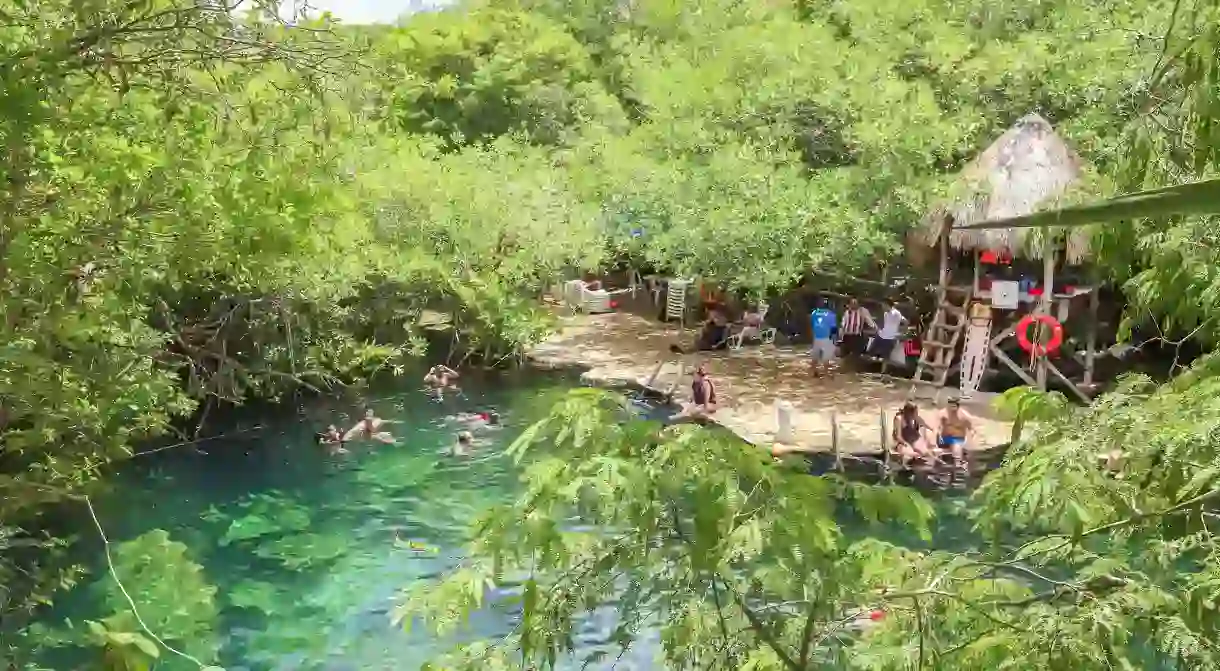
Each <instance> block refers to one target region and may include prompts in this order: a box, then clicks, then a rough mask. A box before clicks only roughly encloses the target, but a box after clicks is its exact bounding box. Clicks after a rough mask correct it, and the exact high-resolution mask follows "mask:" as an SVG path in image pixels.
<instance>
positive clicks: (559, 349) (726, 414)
mask: <svg viewBox="0 0 1220 671" xmlns="http://www.w3.org/2000/svg"><path fill="white" fill-rule="evenodd" d="M561 326H562V328H561V329H560V331H559V332H558V333H556V334H555V335H554V336H552V337H551V338H550V339H548V340H547V341H546V342H544V343H542V344H540V345H539V346H538V347H536V348H535V349H534V350H533V351H532V352H531V354H530V358H531V359H532V360H533V361H534V362H535V363H537V364H539V365H542V366H548V367H580V368H585V369H587V372H586V373H585V374H584V377H585V379H587V380H588V381H590V382H592V383H594V384H602V385H607V386H638V385H643V384H644V383H646V382H647V381H648V379H649V377H650V376H651V375H652V374H653V371H654V370H655V369H656V367H657V364H658V363H661V362H662V361H667V362H671V363H669V364H667V365H666V366H664V367H663V369H662V371H661V374H660V375H659V376H658V379H657V381H656V383H654V386H656V387H661V388H663V389H669V388H670V387H671V385H673V384H674V382H677V383H678V385H677V393H676V394H675V396H676V398H678V399H686V398H687V397H688V396H689V391H688V388H689V386H690V371H691V369H692V368H693V366H694V364H695V363H696V362H698V361H707V362H708V363H709V365H710V371H709V372H710V374H711V375H712V378H713V379H714V380H715V381H716V384H717V394H718V396H719V397H720V408H719V410H718V411H717V412H716V414H715V417H714V419H715V421H716V423H718V424H720V425H722V426H724V427H725V428H727V429H729V430H730V431H733V432H734V433H736V434H737V435H739V436H741V437H742V438H744V439H745V440H747V441H749V442H751V443H754V444H756V445H762V446H768V447H770V446H775V447H777V448H779V450H780V451H822V450H829V449H831V419H830V418H831V416H832V414H833V415H834V416H835V417H836V418H837V421H838V425H839V447H840V449H841V450H842V451H844V452H856V453H860V452H876V451H878V449H879V447H880V443H881V434H882V427H881V420H880V417H881V415H883V414H884V415H885V417H886V429H885V433H886V434H887V437H888V433H889V428H888V426H889V423H890V421H891V420H892V417H893V415H894V413H895V412H896V411H897V410H898V408H899V407H900V406H901V405H902V403H903V401H905V400H906V398H907V394H908V392H909V391H910V388H911V386H910V384H909V383H906V384H904V383H902V382H901V381H898V382H891V381H888V380H886V379H885V378H881V377H880V376H870V375H857V374H853V373H846V372H845V373H839V374H836V375H835V376H834V377H832V378H829V379H815V378H813V377H811V376H810V374H809V366H808V359H807V358H806V357H805V351H806V348H804V347H801V346H797V347H784V346H779V347H777V346H772V345H764V346H754V347H746V348H743V349H741V350H737V351H733V352H700V353H698V354H688V355H682V356H679V355H676V354H672V353H670V352H669V346H670V345H671V344H674V343H678V342H681V343H684V344H689V343H690V342H691V341H692V338H693V335H694V332H693V331H692V330H690V329H687V330H686V331H685V332H684V333H682V332H680V331H679V329H678V327H677V325H665V324H661V323H658V322H654V321H650V320H647V319H644V318H642V317H639V316H637V315H634V314H631V313H625V312H617V313H611V314H605V315H588V316H586V315H577V316H565V317H561ZM680 360H684V361H685V364H686V366H685V370H686V372H685V374H684V375H683V377H682V378H681V379H677V374H678V365H677V362H678V361H680ZM947 396H948V393H946V392H945V391H942V393H941V397H942V399H943V398H944V397H947ZM781 399H782V400H785V401H787V402H789V403H791V404H792V406H793V408H794V410H793V413H792V424H793V433H794V434H795V438H796V443H795V444H788V445H781V444H777V443H776V441H775V431H776V428H777V427H776V422H777V420H776V411H775V402H776V401H777V400H781ZM917 402H918V403H920V405H921V407H922V408H923V412H924V414H925V416H927V415H929V414H930V413H931V411H932V409H933V402H932V400H931V399H928V400H922V399H917ZM963 405H964V406H965V407H966V408H967V409H968V410H969V411H970V412H971V414H973V415H975V416H976V417H980V418H981V420H982V421H981V422H980V424H981V425H980V426H979V427H978V440H977V441H976V442H977V443H978V444H977V445H973V446H972V447H973V448H975V449H983V448H988V447H994V446H996V445H1001V444H1003V443H1006V442H1008V438H1009V435H1010V431H1011V424H1009V423H1007V422H1002V421H999V420H996V419H994V417H993V415H992V413H991V411H990V409H989V408H988V407H987V405H986V403H985V402H984V401H981V400H980V401H977V402H973V403H970V402H967V403H964V404H963Z"/></svg>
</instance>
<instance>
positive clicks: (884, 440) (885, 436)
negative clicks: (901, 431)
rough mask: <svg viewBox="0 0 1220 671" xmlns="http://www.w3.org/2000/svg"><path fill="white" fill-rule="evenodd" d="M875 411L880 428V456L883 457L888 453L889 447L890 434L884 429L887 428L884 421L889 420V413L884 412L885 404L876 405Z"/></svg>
mask: <svg viewBox="0 0 1220 671" xmlns="http://www.w3.org/2000/svg"><path fill="white" fill-rule="evenodd" d="M877 413H878V414H877V420H878V422H877V424H878V426H879V427H880V428H881V458H883V459H884V458H885V457H886V455H888V454H889V448H890V434H889V432H888V431H886V429H887V428H889V427H887V426H886V423H887V421H888V420H889V415H888V414H886V412H885V406H883V405H879V406H877Z"/></svg>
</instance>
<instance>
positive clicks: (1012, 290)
mask: <svg viewBox="0 0 1220 671" xmlns="http://www.w3.org/2000/svg"><path fill="white" fill-rule="evenodd" d="M1020 296H1021V288H1020V286H1019V285H1018V284H1017V283H1016V282H1008V281H1004V280H995V281H994V282H992V283H991V307H993V308H996V309H997V310H1015V309H1017V301H1018V300H1019V299H1020Z"/></svg>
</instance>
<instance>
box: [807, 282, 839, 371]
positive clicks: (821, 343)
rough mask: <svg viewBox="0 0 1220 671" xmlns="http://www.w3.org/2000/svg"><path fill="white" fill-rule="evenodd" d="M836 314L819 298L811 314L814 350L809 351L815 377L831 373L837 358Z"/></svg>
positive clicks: (824, 300) (810, 323) (823, 299)
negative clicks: (831, 367)
mask: <svg viewBox="0 0 1220 671" xmlns="http://www.w3.org/2000/svg"><path fill="white" fill-rule="evenodd" d="M835 322H836V320H835V313H834V311H833V310H831V309H830V307H829V306H828V305H827V303H826V299H825V298H819V299H818V302H817V307H816V308H814V310H813V312H812V313H810V314H809V325H810V328H811V330H812V331H813V348H812V349H810V350H809V355H810V357H811V359H810V368H811V370H812V371H813V375H814V377H821V376H822V375H823V374H829V373H830V364H831V362H833V361H834V358H835V341H834V334H835Z"/></svg>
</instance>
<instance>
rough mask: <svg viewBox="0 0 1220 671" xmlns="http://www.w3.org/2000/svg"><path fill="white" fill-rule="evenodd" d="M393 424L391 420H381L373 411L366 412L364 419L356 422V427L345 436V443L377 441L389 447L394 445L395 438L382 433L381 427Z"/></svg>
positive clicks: (384, 432)
mask: <svg viewBox="0 0 1220 671" xmlns="http://www.w3.org/2000/svg"><path fill="white" fill-rule="evenodd" d="M391 423H393V422H392V421H391V420H385V419H381V418H380V417H378V416H376V415H375V414H373V411H372V409H369V410H365V411H364V419H362V420H360V421H359V422H356V425H355V426H353V427H352V428H350V429H348V430H347V433H345V434H343V442H345V443H350V442H352V441H353V440H357V439H360V438H364V439H367V440H375V441H377V442H379V443H386V444H387V445H389V444H393V443H394V436H392V435H390V434H389V433H388V432H386V431H381V427H382V426H384V425H386V424H391Z"/></svg>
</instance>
